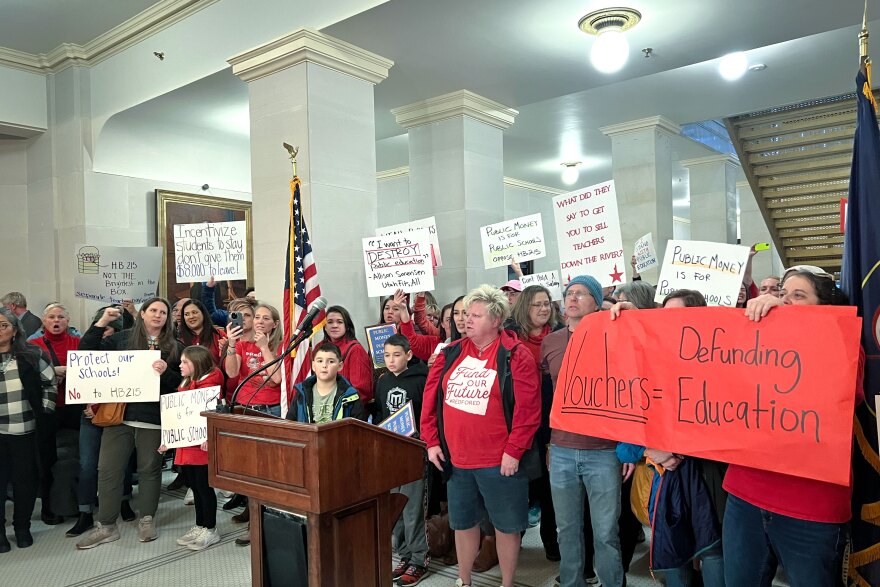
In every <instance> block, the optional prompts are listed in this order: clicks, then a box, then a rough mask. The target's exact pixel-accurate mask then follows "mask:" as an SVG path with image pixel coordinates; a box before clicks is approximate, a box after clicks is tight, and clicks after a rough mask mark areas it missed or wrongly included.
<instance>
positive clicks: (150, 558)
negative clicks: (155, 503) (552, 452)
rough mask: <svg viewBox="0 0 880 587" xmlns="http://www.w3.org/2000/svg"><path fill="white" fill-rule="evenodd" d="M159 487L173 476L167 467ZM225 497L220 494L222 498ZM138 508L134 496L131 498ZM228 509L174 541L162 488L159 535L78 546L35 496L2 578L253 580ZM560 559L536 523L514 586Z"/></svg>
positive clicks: (186, 515)
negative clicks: (196, 534)
mask: <svg viewBox="0 0 880 587" xmlns="http://www.w3.org/2000/svg"><path fill="white" fill-rule="evenodd" d="M164 475H165V478H164V480H163V487H164V486H165V485H167V484H168V483H169V482H170V481H171V479H172V478H173V476H172V473H171V472H170V471H166V472H165V473H164ZM222 501H223V500H222V499H221V500H220V502H221V503H222ZM134 506H135V509H137V497H135V503H134ZM11 517H12V504H11V502H7V504H6V518H7V520H9V519H11ZM230 517H231V516H230V514H229V513H228V512H220V513H219V514H218V520H217V521H218V528H219V530H220V533H221V534H222V536H223V539H222V540H221V541H220V543H219V544H216V545H214V546H212V547H211V548H209V549H207V550H205V551H202V552H193V551H191V550H187V549H186V548H184V547H181V546H178V545H177V543H176V540H177V538H178V537H179V536H180V535H182V534H183V533H184V532H186V531H187V530H188V529H189V528H190V527H191V526H192V524H193V522H194V514H193V511H192V509H191V508H190V507H188V506H185V505H183V491H174V492H169V491H167V490H164V489H163V493H162V498H161V503H160V505H159V513H158V515H157V524H158V530H159V538H158V540H156V541H155V542H150V543H146V544H141V543H139V542H138V541H137V536H136V527H137V526H136V525H137V522H130V523H124V522H121V521H120V524H121V528H120V531H121V533H122V538H121V539H120V540H118V541H117V542H113V543H111V544H105V545H102V546H99V547H97V548H95V549H93V550H88V551H77V550H76V549H75V547H74V544H75V542H76V540H77V539H76V538H66V537H65V536H64V532H65V531H66V530H67V529H68V528H69V527H70V526H71V525H72V524H73V520H71V521H70V522H68V521H67V520H65V522H64V523H63V524H62V525H60V526H54V527H50V526H46V525H45V524H43V523H42V522H40V521H39V503H38V504H37V512H35V520H34V522H33V524H32V528H31V532H32V534H33V536H34V545H33V546H32V547H30V548H28V549H26V550H19V549H17V548H16V547H15V543H14V538H13V533H12V528H11V527H7V528H6V531H7V535H8V536H9V538H10V540H11V541H12V544H13V546H12V552H10V553H7V554H2V555H0V585H10V586H11V585H16V586H24V587H30V586H34V587H99V586H109V587H143V586H148V585H149V586H152V585H161V586H162V587H200V586H202V585H205V586H212V587H246V586H248V585H250V563H249V560H250V547H245V548H243V547H239V546H236V545H235V539H236V538H237V537H239V536H242V535H244V533H245V526H243V525H237V524H233V523H232V522H231V521H230ZM647 565H648V563H647V549H646V547H645V545H644V544H642V545H639V548H638V550H637V551H636V555H635V558H634V559H633V563H632V568H631V572H630V574H629V575H628V576H627V578H628V585H629V586H630V587H648V586H651V587H655V586H658V585H659V583H658V582H655V581H654V580H653V579H651V576H650V574H649V573H648V570H647ZM557 572H558V565H557V563H551V562H548V561H547V560H546V559H545V558H544V551H543V548H542V547H541V540H540V537H539V536H538V532H537V529H532V530H530V531H529V532H527V533H526V536H525V538H524V540H523V551H522V554H521V557H520V565H519V571H518V573H517V581H516V585H517V586H518V587H526V586H531V587H550V586H552V585H553V578H554V577H555V576H556V575H557ZM457 576H458V575H457V573H456V567H446V566H443V565H440V564H438V563H432V565H431V574H430V575H428V576H427V577H426V578H425V579H423V581H422V582H421V583H420V585H424V586H425V587H451V586H452V585H453V584H454V582H455V579H456V577H457ZM499 584H500V581H499V575H498V568H497V567H496V568H495V569H493V570H492V571H490V572H488V573H483V574H475V575H474V580H473V585H474V587H497V586H498V585H499Z"/></svg>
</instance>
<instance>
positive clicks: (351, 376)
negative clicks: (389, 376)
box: [324, 306, 373, 405]
mask: <svg viewBox="0 0 880 587" xmlns="http://www.w3.org/2000/svg"><path fill="white" fill-rule="evenodd" d="M324 336H325V337H327V341H328V342H331V343H333V344H334V345H335V346H336V348H338V349H339V354H340V355H341V356H342V369H340V370H339V374H340V375H342V376H343V377H345V378H346V379H347V380H348V382H349V383H351V386H352V387H354V388H355V389H356V390H357V392H358V396H359V397H360V398H361V402H362V403H363V404H364V405H367V404H368V403H369V402H372V401H373V363H372V362H371V361H370V356H369V355H368V354H367V351H366V350H365V349H364V347H363V345H361V343H359V342H358V339H357V336H356V335H355V333H354V321H353V320H352V319H351V314H349V313H348V310H346V309H345V308H343V307H342V306H330V307H329V308H327V320H326V322H325V323H324Z"/></svg>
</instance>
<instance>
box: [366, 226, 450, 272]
mask: <svg viewBox="0 0 880 587" xmlns="http://www.w3.org/2000/svg"><path fill="white" fill-rule="evenodd" d="M420 228H427V229H428V234H429V235H430V236H431V253H432V254H433V255H434V267H440V266H441V265H443V263H442V259H441V258H440V240H439V239H438V238H437V222H436V221H435V220H434V217H433V216H429V217H428V218H422V219H421V220H413V221H411V222H403V223H401V224H394V225H392V226H383V227H382V228H377V229H376V236H389V235H394V234H403V233H405V232H412V231H413V230H418V229H420Z"/></svg>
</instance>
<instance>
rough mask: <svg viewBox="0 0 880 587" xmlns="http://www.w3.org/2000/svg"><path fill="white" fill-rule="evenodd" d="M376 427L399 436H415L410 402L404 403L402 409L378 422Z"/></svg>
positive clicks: (414, 424)
mask: <svg viewBox="0 0 880 587" xmlns="http://www.w3.org/2000/svg"><path fill="white" fill-rule="evenodd" d="M377 426H379V428H384V429H385V430H390V431H391V432H394V433H395V434H400V435H401V436H412V435H413V434H415V433H416V420H415V418H414V417H413V407H412V401H408V402H406V404H404V406H403V407H402V408H400V409H399V410H397V411H396V412H394V413H393V414H391V415H390V416H388V417H387V418H385V419H384V420H382V421H381V422H379V423H378V424H377Z"/></svg>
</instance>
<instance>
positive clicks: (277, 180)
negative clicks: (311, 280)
mask: <svg viewBox="0 0 880 587" xmlns="http://www.w3.org/2000/svg"><path fill="white" fill-rule="evenodd" d="M229 63H230V64H231V65H232V71H233V73H234V74H236V75H237V76H239V77H240V78H241V79H242V80H244V81H246V82H247V83H248V93H249V99H250V134H251V184H252V193H253V221H254V239H253V249H254V287H255V288H256V292H257V295H258V296H259V297H260V298H261V299H265V300H268V301H270V302H271V303H272V304H275V305H277V306H278V307H279V308H280V307H281V299H282V291H283V282H284V264H285V250H286V247H287V241H288V219H289V212H288V202H289V200H290V190H289V182H290V177H291V165H290V162H289V160H288V155H287V151H286V150H285V149H283V148H282V145H281V144H282V142H287V143H289V144H291V145H295V146H298V147H299V148H300V151H299V158H298V163H299V165H298V175H299V177H300V179H301V180H302V182H303V184H302V194H303V207H304V217H305V219H306V222H307V225H308V230H309V234H310V237H311V243H312V248H313V250H314V257H315V262H316V264H317V269H318V280H319V282H320V286H321V293H322V294H323V295H324V296H325V297H326V298H327V300H328V301H329V303H330V304H339V305H342V306H345V307H346V308H347V309H348V310H349V311H350V312H351V314H352V317H353V318H354V322H355V325H356V326H357V327H358V330H359V331H360V328H361V327H363V326H366V325H368V324H373V323H375V322H376V317H377V316H378V309H377V307H376V306H377V304H375V303H373V301H371V300H370V299H369V298H367V296H366V282H365V276H364V264H363V255H362V252H361V238H362V237H364V236H368V235H372V234H374V232H375V229H376V132H375V115H374V104H373V89H374V86H375V85H376V84H378V83H379V82H381V81H382V80H384V79H385V78H386V77H388V70H389V69H390V68H391V66H392V65H393V62H392V61H389V60H388V59H385V58H384V57H380V56H379V55H376V54H373V53H370V52H368V51H365V50H363V49H361V48H359V47H355V46H354V45H351V44H349V43H345V42H343V41H340V40H339V39H335V38H333V37H330V36H328V35H325V34H323V33H320V32H318V31H315V30H311V29H299V30H297V31H295V32H293V33H291V34H289V35H287V36H285V37H282V38H279V39H276V40H274V41H271V42H269V43H266V44H265V45H262V46H260V47H257V48H255V49H251V50H249V51H245V52H244V53H241V54H239V55H236V56H234V57H231V58H230V59H229Z"/></svg>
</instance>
